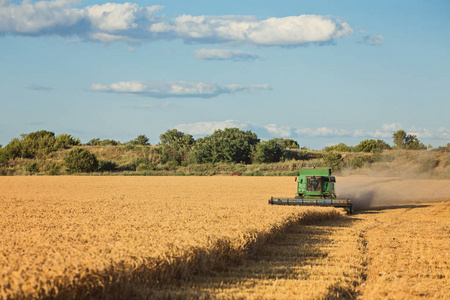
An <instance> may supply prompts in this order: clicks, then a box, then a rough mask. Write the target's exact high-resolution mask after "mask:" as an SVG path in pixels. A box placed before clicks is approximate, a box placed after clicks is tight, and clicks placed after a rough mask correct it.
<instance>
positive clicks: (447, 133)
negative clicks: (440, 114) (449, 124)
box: [438, 127, 450, 139]
mask: <svg viewBox="0 0 450 300" xmlns="http://www.w3.org/2000/svg"><path fill="white" fill-rule="evenodd" d="M438 134H439V137H441V138H443V139H450V129H449V128H445V127H441V128H439V129H438Z"/></svg>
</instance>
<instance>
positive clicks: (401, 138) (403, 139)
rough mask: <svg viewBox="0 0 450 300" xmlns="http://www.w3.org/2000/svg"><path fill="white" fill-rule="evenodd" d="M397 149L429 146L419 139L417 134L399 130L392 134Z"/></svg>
mask: <svg viewBox="0 0 450 300" xmlns="http://www.w3.org/2000/svg"><path fill="white" fill-rule="evenodd" d="M392 138H393V139H394V144H395V146H396V148H397V149H406V150H426V149H427V146H425V145H424V144H423V143H421V142H420V141H419V139H418V138H417V136H416V135H411V134H406V131H404V130H398V131H396V132H394V134H393V135H392Z"/></svg>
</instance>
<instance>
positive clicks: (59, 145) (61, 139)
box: [55, 133, 81, 150]
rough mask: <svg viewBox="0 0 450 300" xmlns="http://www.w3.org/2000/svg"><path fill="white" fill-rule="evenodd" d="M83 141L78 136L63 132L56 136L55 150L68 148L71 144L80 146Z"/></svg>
mask: <svg viewBox="0 0 450 300" xmlns="http://www.w3.org/2000/svg"><path fill="white" fill-rule="evenodd" d="M80 145H81V141H80V139H78V138H75V137H73V136H71V135H70V134H66V133H61V134H59V135H57V136H56V141H55V150H56V149H68V148H70V147H71V146H80Z"/></svg>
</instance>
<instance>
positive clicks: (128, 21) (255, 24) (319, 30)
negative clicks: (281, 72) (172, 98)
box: [0, 0, 379, 55]
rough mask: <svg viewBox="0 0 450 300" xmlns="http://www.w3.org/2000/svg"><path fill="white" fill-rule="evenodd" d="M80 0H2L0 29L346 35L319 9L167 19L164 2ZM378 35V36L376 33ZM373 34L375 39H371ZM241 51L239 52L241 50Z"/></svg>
mask: <svg viewBox="0 0 450 300" xmlns="http://www.w3.org/2000/svg"><path fill="white" fill-rule="evenodd" d="M80 3H81V1H76V0H75V1H72V0H54V1H38V2H34V3H32V2H31V1H24V2H22V3H21V4H13V3H11V2H10V1H5V0H3V1H0V33H4V34H13V35H34V36H42V35H59V36H78V38H79V39H81V40H87V41H97V42H101V43H113V42H118V41H121V42H126V43H137V42H144V41H151V40H156V39H181V40H184V41H185V42H198V43H206V44H217V43H222V44H250V45H262V46H298V45H304V44H308V43H318V44H324V43H330V42H332V41H334V40H335V39H338V38H342V37H346V36H350V35H352V34H353V30H352V28H351V27H350V25H349V24H348V23H346V22H342V21H340V20H337V19H333V18H331V17H327V16H319V15H299V16H288V17H284V18H268V19H265V20H257V19H256V18H255V17H253V16H191V15H181V16H178V17H176V18H174V19H173V20H168V19H166V18H165V17H164V16H162V15H157V14H156V12H157V11H159V10H161V9H162V6H159V5H153V6H149V7H140V6H139V5H138V4H136V3H130V2H126V3H104V4H101V5H98V4H95V5H90V6H86V7H83V8H76V7H75V6H76V5H79V4H80ZM378 39H379V38H378ZM376 41H377V39H374V42H373V43H375V42H376ZM241 55H242V53H241Z"/></svg>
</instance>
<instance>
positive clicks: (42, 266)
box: [0, 176, 450, 299]
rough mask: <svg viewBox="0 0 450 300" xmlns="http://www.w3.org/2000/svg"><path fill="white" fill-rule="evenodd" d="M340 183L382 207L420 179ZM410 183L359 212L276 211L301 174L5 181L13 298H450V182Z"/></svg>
mask: <svg viewBox="0 0 450 300" xmlns="http://www.w3.org/2000/svg"><path fill="white" fill-rule="evenodd" d="M338 182H341V183H342V189H341V192H342V194H346V195H350V194H352V193H354V194H353V196H354V197H356V198H357V199H356V198H355V201H358V200H360V201H361V202H364V203H368V202H367V199H369V200H370V201H369V202H370V203H377V204H383V202H382V199H386V195H388V194H389V193H387V191H389V189H391V188H393V190H396V191H398V190H399V189H395V187H399V188H402V189H403V188H404V186H408V184H407V182H405V181H404V180H392V179H371V178H360V177H346V178H342V179H341V180H339V181H338ZM339 184H340V183H338V193H339V187H340V185H339ZM361 184H364V185H365V186H367V191H368V192H367V193H364V192H363V189H362V188H361ZM409 186H410V189H409V190H407V191H406V194H408V193H410V192H411V190H412V192H414V189H416V190H417V191H416V194H417V193H418V189H419V186H420V188H421V191H422V193H423V194H420V195H419V196H418V198H416V199H414V202H415V203H416V204H414V205H405V203H407V199H406V198H405V199H403V198H402V192H398V194H395V197H396V198H399V199H400V198H402V201H401V202H400V203H394V204H396V206H393V207H385V208H378V209H368V210H365V211H360V212H359V213H358V212H357V213H356V214H355V215H354V216H351V217H347V216H344V215H343V214H342V212H341V211H340V210H335V209H331V208H302V207H273V206H269V205H267V199H268V198H269V197H270V196H271V195H276V196H292V195H293V193H294V191H295V183H294V182H293V179H292V178H291V177H228V176H215V177H0V228H1V232H0V245H1V248H0V272H1V273H0V296H1V298H5V299H7V298H36V297H45V296H50V297H56V298H86V297H88V298H89V297H92V298H148V297H186V296H189V297H192V298H198V297H200V298H209V297H214V298H216V297H217V298H252V297H254V298H264V297H266V298H276V297H297V298H337V297H341V298H342V297H346V298H356V297H358V296H360V297H362V298H385V297H390V298H395V297H396V296H397V297H399V298H405V299H406V298H410V297H418V296H427V297H438V298H446V296H448V295H449V293H450V291H449V288H448V286H450V285H449V276H450V275H449V273H450V272H449V266H448V261H449V253H448V249H449V246H450V242H449V231H448V228H449V227H450V214H449V209H450V204H449V202H445V201H444V202H442V201H443V200H446V199H447V200H448V196H447V195H449V193H450V191H449V187H450V186H449V184H448V181H425V180H424V181H420V180H417V181H414V184H409ZM383 189H386V190H384V192H383ZM427 191H428V192H427ZM368 195H369V196H368ZM403 195H405V192H403ZM380 197H381V198H382V199H381V198H380ZM443 197H444V198H443ZM445 197H447V198H445ZM394 200H395V199H394V198H391V200H390V201H391V203H390V204H392V201H394ZM380 201H381V202H380ZM420 201H422V202H424V201H427V202H430V201H438V202H434V203H427V204H424V203H421V204H418V202H420ZM384 204H388V203H384ZM436 253H438V254H439V255H436Z"/></svg>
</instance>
